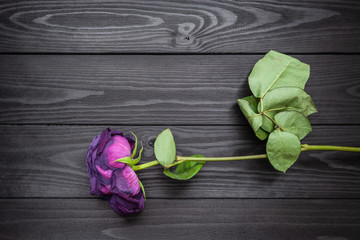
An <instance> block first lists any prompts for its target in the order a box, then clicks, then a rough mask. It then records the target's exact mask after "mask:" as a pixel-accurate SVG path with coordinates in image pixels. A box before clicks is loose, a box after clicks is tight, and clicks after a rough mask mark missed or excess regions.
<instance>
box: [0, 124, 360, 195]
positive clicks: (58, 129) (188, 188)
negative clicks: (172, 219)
mask: <svg viewBox="0 0 360 240" xmlns="http://www.w3.org/2000/svg"><path fill="white" fill-rule="evenodd" d="M103 128H104V127H99V126H97V127H80V126H79V127H77V126H72V127H71V126H2V127H0V133H1V136H2V137H1V139H0V154H1V161H0V186H1V188H0V197H90V194H89V180H88V176H87V171H86V166H85V155H86V150H87V148H88V146H89V144H90V142H91V140H92V138H93V137H94V136H96V135H97V134H99V133H100V132H101V131H102V129H103ZM164 128H165V127H128V126H127V127H115V126H114V127H113V129H118V130H124V131H129V130H132V131H134V132H135V133H136V134H137V135H138V137H139V138H140V139H141V140H142V142H143V143H144V147H145V151H144V158H143V161H144V162H146V161H150V160H154V155H153V147H152V146H151V143H149V142H152V140H153V139H154V138H155V137H156V136H157V134H158V133H159V132H160V131H161V130H162V129H164ZM172 130H173V133H174V136H175V140H176V143H177V150H178V154H179V155H185V156H189V155H193V154H204V155H206V156H234V155H249V154H259V153H264V151H265V145H264V144H261V143H260V141H258V140H257V139H255V137H254V136H253V133H252V130H250V127H231V126H211V127H172ZM359 131H360V127H359V126H354V127H342V126H336V127H330V126H329V127H319V126H317V127H314V130H313V132H312V133H311V134H310V135H309V136H308V137H307V138H306V139H305V140H303V143H308V144H329V145H348V146H358V147H360V145H359V143H360V135H359ZM359 157H360V155H359V153H341V152H307V153H303V154H302V155H301V157H300V159H299V161H298V162H297V163H296V164H295V165H294V166H293V167H292V168H291V169H290V170H288V172H287V173H286V174H283V173H280V172H277V171H275V170H274V169H273V168H272V166H271V165H270V164H269V163H268V161H267V160H265V159H264V160H249V161H242V162H226V163H224V162H223V163H207V164H206V165H205V166H204V168H203V170H202V171H201V172H200V173H199V174H198V175H197V176H196V177H195V178H194V179H192V180H189V181H176V180H172V179H169V178H167V177H166V176H164V175H163V173H162V170H161V167H160V166H157V167H153V168H150V169H147V170H144V171H140V172H138V174H139V177H140V179H141V180H142V182H143V184H144V186H145V188H146V191H147V196H148V197H149V198H175V199H178V198H284V197H285V198H360V161H359Z"/></svg>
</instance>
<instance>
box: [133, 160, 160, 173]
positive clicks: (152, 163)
mask: <svg viewBox="0 0 360 240" xmlns="http://www.w3.org/2000/svg"><path fill="white" fill-rule="evenodd" d="M158 164H159V162H158V160H154V161H151V162H147V163H144V164H140V165H135V166H133V167H132V169H133V170H134V171H139V170H143V169H145V168H148V167H152V166H156V165H158Z"/></svg>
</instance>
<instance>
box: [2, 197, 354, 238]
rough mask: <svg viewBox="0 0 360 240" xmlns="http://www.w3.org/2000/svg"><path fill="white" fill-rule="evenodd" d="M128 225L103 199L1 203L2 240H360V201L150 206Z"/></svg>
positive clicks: (204, 202)
mask: <svg viewBox="0 0 360 240" xmlns="http://www.w3.org/2000/svg"><path fill="white" fill-rule="evenodd" d="M145 205H146V206H145V209H144V211H143V212H142V213H140V214H139V215H137V216H134V217H131V218H128V219H124V218H121V217H119V216H118V215H117V214H116V213H114V212H113V211H112V210H111V209H110V207H109V205H108V203H107V201H105V200H98V199H26V200H25V199H22V200H0V219H1V221H0V238H1V239H39V240H40V239H76V240H77V239H109V238H111V239H113V238H114V239H136V240H141V239H159V240H161V239H169V238H171V239H193V238H194V237H195V236H196V238H197V239H269V240H271V239H276V240H279V239H293V240H303V239H317V240H334V239H339V240H352V239H358V237H359V234H360V214H359V212H360V201H359V200H295V199H293V200H288V199H286V200H274V199H272V200H261V199H248V200H246V199H236V200H235V199H234V200H213V199H212V200H210V199H208V200H205V199H203V200H147V201H146V203H145Z"/></svg>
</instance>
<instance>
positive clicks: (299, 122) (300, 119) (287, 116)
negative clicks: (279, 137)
mask: <svg viewBox="0 0 360 240" xmlns="http://www.w3.org/2000/svg"><path fill="white" fill-rule="evenodd" d="M275 121H276V122H277V123H278V124H279V125H280V126H281V128H282V129H284V131H285V132H289V133H292V134H295V135H296V136H297V137H298V138H299V140H301V139H303V138H304V137H305V136H306V135H308V134H309V132H311V130H312V129H311V124H310V121H309V120H308V119H307V117H305V116H304V114H302V113H299V112H296V111H284V112H279V113H278V114H276V115H275Z"/></svg>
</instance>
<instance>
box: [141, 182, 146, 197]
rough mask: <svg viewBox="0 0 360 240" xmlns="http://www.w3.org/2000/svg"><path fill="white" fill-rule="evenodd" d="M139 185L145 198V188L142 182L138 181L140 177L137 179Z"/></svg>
mask: <svg viewBox="0 0 360 240" xmlns="http://www.w3.org/2000/svg"><path fill="white" fill-rule="evenodd" d="M139 185H140V187H141V190H142V192H143V194H144V198H145V199H146V195H145V188H144V185H143V184H142V182H141V181H140V179H139Z"/></svg>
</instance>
